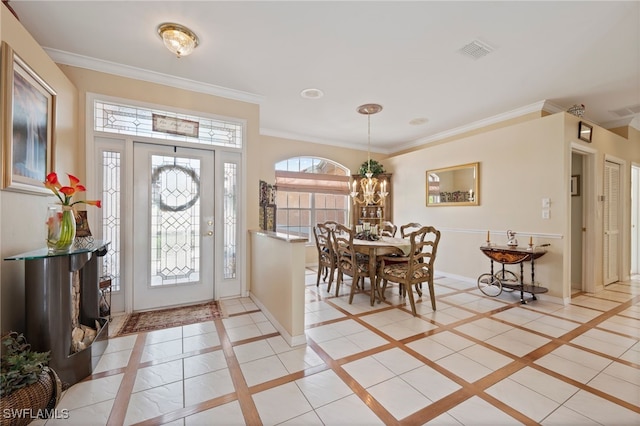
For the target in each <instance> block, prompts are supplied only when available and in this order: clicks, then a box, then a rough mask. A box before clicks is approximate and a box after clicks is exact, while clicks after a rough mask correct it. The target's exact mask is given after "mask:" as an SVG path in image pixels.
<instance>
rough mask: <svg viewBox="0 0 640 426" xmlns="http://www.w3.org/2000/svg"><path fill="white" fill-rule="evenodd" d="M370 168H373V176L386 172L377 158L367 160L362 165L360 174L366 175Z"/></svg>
mask: <svg viewBox="0 0 640 426" xmlns="http://www.w3.org/2000/svg"><path fill="white" fill-rule="evenodd" d="M369 168H370V169H371V174H372V175H373V177H375V176H377V175H379V174H381V173H384V167H383V166H382V164H380V163H378V162H377V161H376V160H367V161H365V162H364V163H362V165H361V166H360V175H361V176H364V175H365V174H366V173H367V171H368V170H369Z"/></svg>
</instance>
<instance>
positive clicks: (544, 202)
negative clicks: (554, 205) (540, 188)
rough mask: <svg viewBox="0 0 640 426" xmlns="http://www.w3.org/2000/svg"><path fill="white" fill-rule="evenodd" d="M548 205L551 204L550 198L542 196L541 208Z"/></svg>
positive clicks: (546, 207)
mask: <svg viewBox="0 0 640 426" xmlns="http://www.w3.org/2000/svg"><path fill="white" fill-rule="evenodd" d="M550 205H551V199H550V198H543V199H542V208H543V209H548V208H549V206H550Z"/></svg>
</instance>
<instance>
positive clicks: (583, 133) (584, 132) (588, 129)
mask: <svg viewBox="0 0 640 426" xmlns="http://www.w3.org/2000/svg"><path fill="white" fill-rule="evenodd" d="M592 135H593V126H592V125H590V124H587V123H585V122H584V121H581V122H580V124H579V125H578V138H579V139H580V140H581V141H585V142H591V136H592Z"/></svg>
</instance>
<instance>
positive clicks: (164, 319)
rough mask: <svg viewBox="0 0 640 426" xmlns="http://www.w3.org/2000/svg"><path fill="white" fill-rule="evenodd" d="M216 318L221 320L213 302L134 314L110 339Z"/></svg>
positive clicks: (125, 320)
mask: <svg viewBox="0 0 640 426" xmlns="http://www.w3.org/2000/svg"><path fill="white" fill-rule="evenodd" d="M216 318H222V314H221V312H220V307H219V306H218V303H217V302H215V301H212V302H207V303H201V304H199V305H191V306H182V307H179V308H169V309H160V310H157V311H147V312H136V313H133V314H131V315H128V316H127V318H126V319H124V320H123V325H122V327H121V328H120V330H118V331H117V332H115V333H113V335H112V337H116V336H123V335H125V334H133V333H142V332H146V331H153V330H160V329H163V328H171V327H179V326H182V325H189V324H196V323H199V322H205V321H213V320H214V319H216Z"/></svg>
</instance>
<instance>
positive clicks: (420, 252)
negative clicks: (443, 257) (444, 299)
mask: <svg viewBox="0 0 640 426" xmlns="http://www.w3.org/2000/svg"><path fill="white" fill-rule="evenodd" d="M408 238H409V239H410V240H411V252H410V253H409V255H408V256H404V258H403V259H402V260H403V261H402V262H399V259H401V258H399V257H397V256H393V257H388V256H382V257H381V258H380V259H379V261H380V264H379V267H378V273H377V283H376V284H377V285H378V286H379V285H380V281H382V294H384V291H385V290H386V288H387V283H388V282H389V281H391V282H395V283H398V284H400V285H402V287H403V293H406V294H407V295H408V296H409V302H410V303H411V312H412V313H413V315H414V316H416V315H417V314H416V303H415V300H414V297H413V291H414V289H415V291H416V292H417V293H418V296H419V297H421V296H422V289H421V284H422V283H427V285H428V286H429V296H430V297H431V308H432V309H433V310H434V311H435V310H436V299H435V294H434V289H433V265H434V263H435V260H436V252H437V250H438V243H439V242H440V231H438V230H437V229H435V228H434V227H432V226H423V227H422V228H420V229H419V230H417V231H414V232H412V233H411V234H409V235H408Z"/></svg>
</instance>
